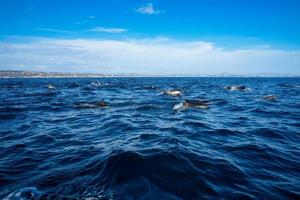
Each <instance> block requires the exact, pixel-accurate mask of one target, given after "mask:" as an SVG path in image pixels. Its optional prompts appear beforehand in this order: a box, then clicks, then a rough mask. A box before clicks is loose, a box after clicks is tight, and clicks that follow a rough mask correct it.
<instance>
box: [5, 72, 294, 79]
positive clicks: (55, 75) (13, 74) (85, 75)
mask: <svg viewBox="0 0 300 200" xmlns="http://www.w3.org/2000/svg"><path fill="white" fill-rule="evenodd" d="M106 77H241V78H242V77H245V78H249V77H278V78H279V77H294V78H296V77H300V75H290V74H277V73H260V74H246V75H244V74H229V73H222V74H216V75H210V74H204V75H188V74H186V75H176V74H174V75H145V74H135V73H130V74H101V73H72V72H39V71H15V70H1V71H0V78H106Z"/></svg>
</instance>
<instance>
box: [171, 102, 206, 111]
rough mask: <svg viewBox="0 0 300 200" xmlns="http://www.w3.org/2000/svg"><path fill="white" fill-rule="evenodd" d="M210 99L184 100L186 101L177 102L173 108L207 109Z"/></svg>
mask: <svg viewBox="0 0 300 200" xmlns="http://www.w3.org/2000/svg"><path fill="white" fill-rule="evenodd" d="M209 103H210V101H207V100H184V102H182V103H179V104H176V105H175V106H174V107H173V110H185V109H188V108H202V109H207V108H208V104H209Z"/></svg>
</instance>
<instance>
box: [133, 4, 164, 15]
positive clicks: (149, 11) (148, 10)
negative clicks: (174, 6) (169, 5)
mask: <svg viewBox="0 0 300 200" xmlns="http://www.w3.org/2000/svg"><path fill="white" fill-rule="evenodd" d="M136 12H137V13H140V14H145V15H158V14H161V13H164V11H163V10H157V9H155V8H154V6H153V4H152V3H147V4H146V5H144V6H142V7H140V8H138V9H137V10H136Z"/></svg>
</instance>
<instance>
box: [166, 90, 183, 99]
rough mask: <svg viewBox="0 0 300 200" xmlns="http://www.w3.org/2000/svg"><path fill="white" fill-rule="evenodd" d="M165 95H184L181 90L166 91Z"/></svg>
mask: <svg viewBox="0 0 300 200" xmlns="http://www.w3.org/2000/svg"><path fill="white" fill-rule="evenodd" d="M163 94H166V95H170V96H173V97H179V96H181V95H182V92H181V91H180V90H164V91H163Z"/></svg>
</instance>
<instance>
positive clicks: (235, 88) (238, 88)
mask: <svg viewBox="0 0 300 200" xmlns="http://www.w3.org/2000/svg"><path fill="white" fill-rule="evenodd" d="M225 89H226V90H231V91H245V90H246V86H244V85H231V86H226V87H225Z"/></svg>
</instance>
